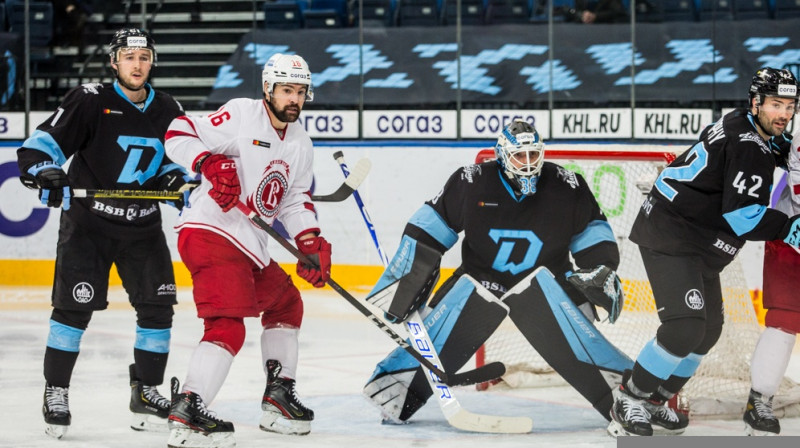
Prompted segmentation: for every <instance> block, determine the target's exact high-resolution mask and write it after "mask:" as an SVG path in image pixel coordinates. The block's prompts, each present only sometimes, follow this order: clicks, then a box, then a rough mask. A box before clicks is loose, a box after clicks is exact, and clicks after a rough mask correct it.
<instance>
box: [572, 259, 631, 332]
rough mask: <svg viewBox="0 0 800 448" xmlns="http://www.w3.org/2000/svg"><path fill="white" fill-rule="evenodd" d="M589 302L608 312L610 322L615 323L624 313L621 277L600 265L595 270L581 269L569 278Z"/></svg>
mask: <svg viewBox="0 0 800 448" xmlns="http://www.w3.org/2000/svg"><path fill="white" fill-rule="evenodd" d="M567 280H568V281H569V282H570V283H571V284H572V286H574V287H575V288H576V289H577V290H578V291H580V292H581V293H583V295H584V296H586V298H587V299H589V302H591V303H592V304H594V305H596V306H599V307H602V308H603V309H604V310H606V312H608V321H609V322H610V323H612V324H613V323H614V322H616V321H617V318H618V317H619V314H620V313H621V312H622V305H623V302H624V299H625V297H624V294H623V292H622V284H621V283H620V281H619V276H617V273H616V272H614V270H613V269H611V268H609V267H608V266H604V265H600V266H597V267H595V268H593V269H579V270H577V271H575V272H574V273H572V275H570V276H568V277H567Z"/></svg>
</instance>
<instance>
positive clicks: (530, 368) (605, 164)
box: [482, 149, 800, 418]
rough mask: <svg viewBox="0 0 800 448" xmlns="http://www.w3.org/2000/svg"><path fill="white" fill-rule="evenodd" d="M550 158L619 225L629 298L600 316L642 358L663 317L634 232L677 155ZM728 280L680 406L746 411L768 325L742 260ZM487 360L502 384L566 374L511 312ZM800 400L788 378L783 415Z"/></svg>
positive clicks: (623, 346) (529, 383) (534, 382)
mask: <svg viewBox="0 0 800 448" xmlns="http://www.w3.org/2000/svg"><path fill="white" fill-rule="evenodd" d="M482 154H485V155H486V157H488V156H489V155H490V154H489V153H488V152H482ZM546 157H547V159H548V160H550V161H553V162H555V163H558V164H560V165H562V166H564V167H566V168H568V169H570V170H572V171H576V172H578V173H580V174H581V175H583V177H584V178H585V179H586V181H587V182H588V184H589V186H590V187H591V189H592V191H593V192H594V194H595V197H596V198H597V201H598V203H599V205H600V207H601V208H602V210H603V212H604V213H605V214H606V217H607V218H608V221H609V223H610V224H611V227H612V229H613V230H614V233H615V235H616V238H617V243H618V245H619V249H620V258H621V261H620V266H619V269H618V270H617V272H618V274H619V276H620V278H621V280H622V285H623V289H624V292H625V303H624V307H623V312H622V314H621V315H620V318H619V320H618V321H617V323H616V324H614V325H611V324H609V323H607V322H598V323H597V327H598V329H599V330H600V331H601V332H602V333H603V334H604V335H605V336H606V337H607V338H608V339H609V340H610V341H611V342H612V343H614V344H615V345H616V346H617V347H618V348H619V349H620V350H622V351H624V352H625V353H626V354H627V355H628V356H630V357H631V359H636V356H637V355H638V353H639V351H640V350H641V349H642V347H643V346H644V344H645V343H646V342H648V341H649V340H651V339H652V338H653V337H654V336H655V334H656V330H657V328H658V326H659V324H660V322H659V320H658V317H657V315H656V312H655V302H654V300H653V293H652V289H651V288H650V284H649V283H648V281H647V275H646V274H645V270H644V266H643V264H642V260H641V256H640V254H639V250H638V247H637V246H636V245H635V244H634V243H632V242H631V241H630V240H628V238H627V236H628V235H629V233H630V229H631V226H632V225H633V221H634V219H635V217H636V215H637V213H638V210H639V206H640V205H641V203H642V201H643V199H644V197H645V195H646V193H647V192H649V190H650V187H651V186H652V184H653V182H654V181H655V179H656V177H657V175H658V173H659V171H660V170H661V169H662V168H663V167H664V166H665V165H666V163H667V161H669V160H671V159H672V158H674V155H673V154H671V153H667V152H641V151H640V152H635V153H634V152H625V151H617V152H613V153H612V152H586V153H584V152H578V151H553V150H549V149H548V151H547V153H546ZM721 281H722V289H723V301H724V308H725V325H724V327H723V332H722V335H721V337H720V339H719V341H718V342H717V344H716V346H715V347H714V348H713V349H712V350H711V351H710V352H709V353H708V355H706V356H705V357H704V359H703V361H702V363H701V365H700V368H699V369H698V371H697V372H696V374H695V375H694V377H693V378H692V379H691V380H690V381H689V383H687V384H686V386H685V387H684V389H683V390H682V391H681V393H680V394H679V397H678V400H677V406H678V407H679V408H680V409H682V410H684V411H686V412H689V413H690V414H691V415H693V416H698V417H703V416H708V417H712V416H713V417H724V416H730V417H734V416H735V417H737V418H741V415H742V412H743V411H744V406H745V404H746V402H747V396H748V393H749V390H750V357H751V355H752V353H753V349H754V348H755V344H756V342H757V341H758V337H759V335H760V333H761V327H760V325H759V323H758V319H757V316H756V314H755V310H754V307H753V303H752V299H751V296H750V292H749V289H748V287H747V283H746V281H745V277H744V272H743V270H742V267H741V263H740V261H739V260H738V259H737V260H734V262H733V263H731V264H730V265H729V266H728V267H727V268H726V269H725V270H724V271H723V273H722V275H721ZM599 313H601V314H603V311H602V310H599ZM483 360H484V361H483V362H486V363H488V362H492V361H502V362H503V363H504V364H506V368H507V373H506V375H505V376H504V377H503V381H502V382H500V383H499V384H498V385H503V386H508V387H540V386H547V385H551V384H554V383H559V382H561V381H563V380H560V378H558V376H557V375H556V374H554V372H553V370H552V369H551V368H550V367H549V366H548V365H547V363H545V362H544V360H543V359H542V358H541V357H540V356H539V354H538V353H536V351H535V350H534V349H533V348H532V347H531V346H530V344H528V343H527V342H526V341H525V339H524V337H523V336H522V334H521V333H520V332H519V331H518V330H517V329H516V327H515V326H514V324H513V323H512V322H511V320H510V319H506V321H505V322H503V324H502V325H501V326H500V328H499V329H498V330H497V331H496V332H495V334H494V335H493V336H492V337H491V338H490V339H489V340H488V341H487V343H486V344H485V345H484V348H483ZM564 384H565V383H564ZM798 403H800V387H798V384H796V383H794V382H792V381H791V380H790V379H788V378H786V379H784V381H783V384H782V385H781V388H780V390H779V392H778V395H776V397H775V403H774V405H775V408H776V415H778V416H781V415H797V414H798V412H800V406H798Z"/></svg>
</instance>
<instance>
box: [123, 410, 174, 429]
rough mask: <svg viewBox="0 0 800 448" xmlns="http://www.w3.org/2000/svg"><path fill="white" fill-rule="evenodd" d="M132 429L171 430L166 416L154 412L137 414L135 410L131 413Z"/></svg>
mask: <svg viewBox="0 0 800 448" xmlns="http://www.w3.org/2000/svg"><path fill="white" fill-rule="evenodd" d="M131 429H133V430H134V431H148V432H161V433H166V432H169V426H167V419H166V418H161V417H159V416H157V415H152V414H137V413H135V412H134V413H132V415H131Z"/></svg>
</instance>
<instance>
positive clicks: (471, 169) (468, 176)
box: [461, 165, 481, 183]
mask: <svg viewBox="0 0 800 448" xmlns="http://www.w3.org/2000/svg"><path fill="white" fill-rule="evenodd" d="M480 175H481V167H480V165H465V166H464V167H462V168H461V180H466V181H467V182H469V183H472V180H473V179H474V178H475V176H480Z"/></svg>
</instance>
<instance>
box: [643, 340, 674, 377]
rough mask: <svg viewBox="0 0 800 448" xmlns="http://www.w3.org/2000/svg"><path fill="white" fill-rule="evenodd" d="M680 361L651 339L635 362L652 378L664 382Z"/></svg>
mask: <svg viewBox="0 0 800 448" xmlns="http://www.w3.org/2000/svg"><path fill="white" fill-rule="evenodd" d="M682 359H683V358H680V357H678V356H675V355H673V354H672V353H670V352H668V351H666V350H664V349H663V348H662V347H661V346H660V345H658V342H656V340H655V339H652V340H650V342H648V343H647V344H645V346H644V347H643V348H642V351H641V352H639V356H638V357H637V358H636V362H638V363H639V364H641V366H642V367H644V368H645V370H647V371H648V372H650V373H651V374H652V375H653V376H655V377H658V378H661V379H662V380H666V379H667V378H669V377H670V376H671V375H672V374H673V372H675V369H676V368H678V365H679V364H680V363H681V361H682Z"/></svg>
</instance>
